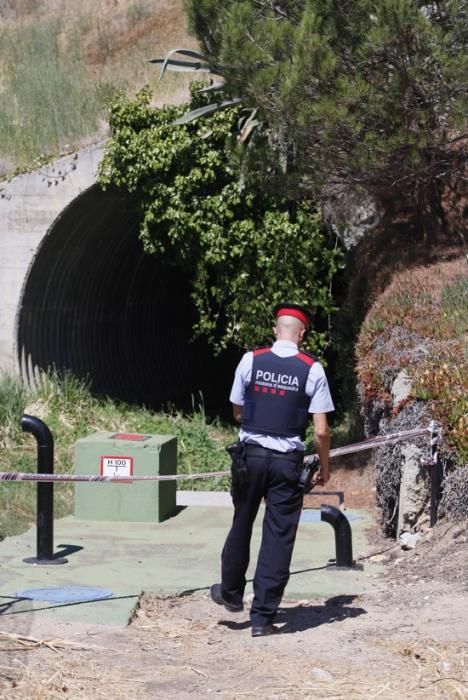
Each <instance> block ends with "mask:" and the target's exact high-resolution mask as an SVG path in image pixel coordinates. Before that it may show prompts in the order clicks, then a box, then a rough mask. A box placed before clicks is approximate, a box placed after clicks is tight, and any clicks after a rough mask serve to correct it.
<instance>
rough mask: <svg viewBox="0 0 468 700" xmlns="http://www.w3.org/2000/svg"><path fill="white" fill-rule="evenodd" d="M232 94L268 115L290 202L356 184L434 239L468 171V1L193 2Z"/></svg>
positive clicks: (206, 45)
mask: <svg viewBox="0 0 468 700" xmlns="http://www.w3.org/2000/svg"><path fill="white" fill-rule="evenodd" d="M185 4H186V10H187V13H188V17H189V21H190V25H191V28H192V30H193V31H194V32H195V33H196V34H197V35H198V37H199V39H200V41H201V43H202V47H203V50H204V52H205V53H206V55H207V57H208V60H209V61H211V62H212V63H217V64H218V65H220V64H221V65H223V66H224V78H225V80H226V92H227V94H228V95H229V94H230V95H231V96H237V97H241V98H243V103H244V104H249V105H251V106H255V107H258V108H259V114H260V115H261V117H263V119H264V120H265V121H266V122H267V123H268V125H269V127H270V129H271V133H270V146H271V147H272V149H273V150H274V151H275V152H276V153H277V154H279V156H280V159H281V162H282V163H283V166H284V169H285V170H286V172H287V173H288V177H284V178H283V180H282V184H283V187H284V191H285V192H286V193H288V194H290V192H291V191H295V190H296V189H297V187H298V186H300V187H301V188H303V189H302V191H303V192H306V193H309V194H312V195H314V196H318V195H320V194H321V193H323V192H324V188H325V186H330V185H332V184H333V183H334V182H339V183H343V182H348V183H349V184H350V185H351V186H352V187H354V188H356V189H360V188H362V189H365V190H367V191H368V192H369V193H371V194H372V195H373V196H374V197H375V198H376V199H377V200H378V201H380V202H381V203H382V204H384V205H388V203H389V202H391V201H399V202H401V203H402V205H403V206H406V207H407V208H408V210H410V211H412V212H413V214H414V222H415V223H416V224H417V225H418V227H419V230H420V231H421V232H422V233H423V234H424V235H426V236H428V237H429V236H430V235H435V234H436V233H437V230H438V229H439V228H441V227H443V226H444V216H443V210H442V207H441V199H442V195H443V188H444V185H445V184H446V183H447V181H448V180H449V179H450V178H452V177H454V176H457V174H458V175H461V174H462V173H463V172H465V168H466V145H465V144H466V138H467V117H466V114H467V106H468V98H467V95H468V90H467V87H468V86H467V76H468V52H467V45H468V41H467V39H468V4H467V1H466V0H438V1H435V2H429V1H428V0H425V1H421V0H378V1H377V0H275V2H273V1H272V0H229V1H227V2H223V3H219V2H217V0H186V3H185Z"/></svg>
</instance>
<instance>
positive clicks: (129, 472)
mask: <svg viewBox="0 0 468 700" xmlns="http://www.w3.org/2000/svg"><path fill="white" fill-rule="evenodd" d="M74 466H75V474H95V475H99V474H102V475H105V476H133V475H135V476H136V475H141V476H143V475H159V474H161V475H167V474H176V473H177V439H176V438H175V437H173V436H172V435H143V434H140V433H108V432H102V431H101V432H98V433H93V435H88V436H87V437H85V438H82V439H81V440H78V441H77V442H76V443H75V465H74ZM175 508H176V482H175V481H142V482H132V483H121V484H115V483H112V484H109V483H101V484H100V483H98V482H76V483H75V517H76V518H78V519H80V520H115V521H133V522H161V521H162V520H165V519H166V518H168V517H169V516H170V515H171V514H172V513H173V512H174V511H175Z"/></svg>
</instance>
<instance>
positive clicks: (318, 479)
mask: <svg viewBox="0 0 468 700" xmlns="http://www.w3.org/2000/svg"><path fill="white" fill-rule="evenodd" d="M329 481H330V471H329V469H324V468H323V467H320V469H319V470H318V472H317V473H316V475H315V479H314V483H315V484H318V485H319V486H325V484H326V483H328V482H329Z"/></svg>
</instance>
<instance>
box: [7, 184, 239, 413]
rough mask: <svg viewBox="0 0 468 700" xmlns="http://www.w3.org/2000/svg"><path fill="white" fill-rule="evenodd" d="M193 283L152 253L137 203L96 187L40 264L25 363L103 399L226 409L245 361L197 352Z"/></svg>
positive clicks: (200, 348)
mask: <svg viewBox="0 0 468 700" xmlns="http://www.w3.org/2000/svg"><path fill="white" fill-rule="evenodd" d="M194 320H195V309H194V306H193V303H192V301H191V298H190V285H189V280H187V278H186V276H184V274H183V273H182V272H181V271H180V270H178V269H177V268H175V267H174V266H173V265H171V264H166V263H165V262H164V261H162V260H161V259H159V258H157V257H156V256H154V255H147V254H145V253H144V252H143V248H142V245H141V242H140V240H139V238H138V215H137V212H136V209H135V206H134V205H133V203H132V201H131V200H130V199H129V198H125V197H122V196H119V195H117V194H113V193H107V192H102V191H101V190H100V189H99V188H98V187H97V186H93V187H92V188H90V189H89V190H87V191H86V192H84V193H83V194H81V195H80V196H79V197H77V198H76V199H75V200H74V201H73V202H72V203H71V204H70V205H69V206H68V207H67V208H66V209H65V210H64V211H63V212H62V214H61V216H60V217H59V218H58V219H57V220H56V221H55V223H54V225H53V227H52V228H51V230H50V231H49V232H48V233H47V235H46V236H45V238H44V239H43V241H42V244H41V246H40V248H39V250H38V252H37V254H36V256H35V258H34V260H33V263H32V265H31V268H30V270H29V273H28V276H27V279H26V282H25V286H24V289H23V295H22V303H21V307H20V309H19V314H18V345H17V347H18V354H19V361H20V364H21V366H22V367H23V372H24V373H25V374H26V379H28V380H31V379H32V377H31V376H29V375H30V374H31V367H38V368H39V369H41V370H44V371H46V370H48V369H51V368H53V369H56V370H57V371H58V372H63V371H65V370H68V371H70V372H72V373H73V374H74V375H75V376H77V377H79V378H80V379H87V380H88V381H89V382H90V386H91V389H92V391H93V393H94V394H96V395H107V396H110V397H111V398H114V399H119V400H122V401H125V402H128V403H137V404H144V405H146V406H148V407H152V408H159V407H161V405H163V404H165V403H167V402H170V403H173V404H175V405H176V406H178V407H181V408H187V407H190V405H191V403H192V400H193V396H194V395H196V396H197V400H198V397H199V396H200V394H199V392H201V395H202V397H203V402H204V404H205V407H206V408H208V409H216V408H219V409H221V412H224V410H225V409H226V407H227V404H228V393H229V386H230V382H231V380H232V375H233V370H234V366H235V362H236V361H237V359H238V355H237V354H234V353H226V354H225V355H224V356H220V357H218V358H215V357H214V356H213V352H212V350H211V349H210V348H209V346H208V344H207V343H206V342H204V341H202V340H197V341H194V342H192V341H191V336H192V325H193V322H194Z"/></svg>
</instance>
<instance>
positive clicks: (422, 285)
mask: <svg viewBox="0 0 468 700" xmlns="http://www.w3.org/2000/svg"><path fill="white" fill-rule="evenodd" d="M467 324H468V276H467V263H466V259H465V258H464V257H459V258H457V259H455V260H451V261H447V262H440V263H437V264H432V265H429V266H420V267H417V268H413V269H407V270H405V271H403V272H399V273H397V274H395V275H394V277H393V280H392V282H391V284H390V285H389V286H388V287H387V289H386V290H385V292H384V293H383V294H382V295H381V296H380V297H379V298H378V300H377V301H376V303H375V304H374V305H373V306H372V308H371V310H370V311H369V313H368V314H367V316H366V319H365V321H364V323H363V325H362V327H361V331H360V335H359V339H358V343H357V347H356V355H357V372H358V380H359V393H360V398H361V410H362V414H363V417H364V422H365V429H366V432H367V433H368V434H376V433H378V432H380V431H381V432H385V433H387V432H397V431H400V430H408V429H411V428H415V427H425V426H427V425H428V424H429V421H430V420H431V419H432V418H434V419H435V420H436V421H437V422H438V423H439V425H440V426H441V428H442V435H443V441H442V443H441V445H440V452H441V455H442V461H443V464H444V471H445V486H444V498H443V501H442V510H443V511H446V512H448V514H449V515H451V516H452V517H454V518H455V519H463V518H467V517H468V498H467V495H466V494H467V492H466V484H467V483H468V466H467V464H468V403H467V396H468V363H467V352H468V347H467V332H468V325H467ZM422 443H424V444H422ZM427 443H428V441H427V440H425V439H424V440H422V442H421V444H420V445H419V447H420V449H421V450H422V452H421V455H422V456H424V457H429V454H428V453H427V450H428V444H427ZM411 449H413V448H411ZM414 449H416V448H414ZM405 450H406V448H403V447H402V446H401V445H397V446H395V447H388V448H384V449H383V450H382V451H381V453H380V454H379V456H378V457H377V496H378V501H379V505H380V508H381V515H382V524H383V529H384V531H385V532H386V533H387V534H389V535H398V534H400V533H401V526H402V518H401V514H400V517H399V508H400V506H401V503H400V494H401V481H402V471H403V469H404V466H403V465H404V462H405V459H406V460H407V461H408V460H409V459H410V457H411V458H413V457H414V454H416V453H411V455H409V454H408V452H407V450H406V452H405ZM425 452H426V454H425ZM418 454H419V453H418ZM416 456H418V455H416ZM418 459H419V457H418ZM416 479H417V480H418V479H419V481H420V482H424V481H427V480H428V471H427V470H426V472H424V470H422V471H419V472H418V474H417V477H416ZM415 488H416V487H415ZM420 491H421V488H420ZM420 495H421V502H420V503H419V504H418V505H417V506H415V504H414V502H413V511H414V512H412V513H411V515H410V516H408V518H407V521H406V522H405V523H403V526H404V529H410V528H412V529H414V528H417V527H418V522H419V523H420V522H421V521H420V518H421V517H423V519H424V520H425V518H426V516H425V515H424V510H425V507H426V506H427V495H428V493H427V490H425V489H422V493H421V494H420Z"/></svg>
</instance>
